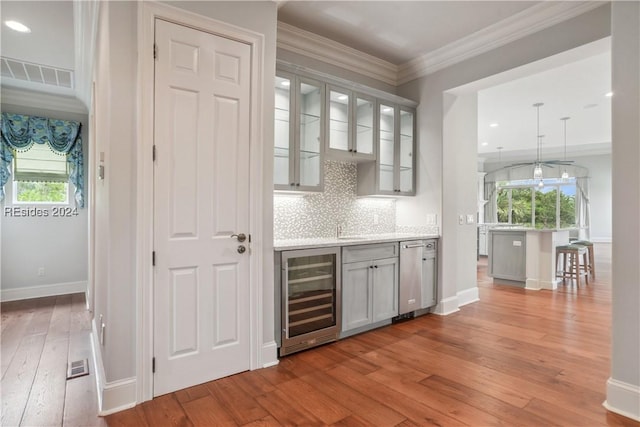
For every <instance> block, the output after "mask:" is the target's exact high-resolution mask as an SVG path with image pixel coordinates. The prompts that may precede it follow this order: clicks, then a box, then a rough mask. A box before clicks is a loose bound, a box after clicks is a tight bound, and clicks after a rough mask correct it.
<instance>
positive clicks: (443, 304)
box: [433, 295, 460, 316]
mask: <svg viewBox="0 0 640 427" xmlns="http://www.w3.org/2000/svg"><path fill="white" fill-rule="evenodd" d="M459 306H460V305H459V304H458V295H456V296H453V297H449V298H445V299H443V300H441V301H440V302H439V303H438V305H436V308H435V309H434V310H433V314H437V315H439V316H447V315H449V314H451V313H455V312H456V311H460V309H459V308H458V307H459Z"/></svg>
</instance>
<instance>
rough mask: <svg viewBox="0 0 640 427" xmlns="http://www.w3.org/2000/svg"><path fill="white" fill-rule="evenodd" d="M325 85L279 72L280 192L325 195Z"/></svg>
mask: <svg viewBox="0 0 640 427" xmlns="http://www.w3.org/2000/svg"><path fill="white" fill-rule="evenodd" d="M324 91H325V88H324V84H323V83H321V82H319V81H316V80H313V79H307V78H302V77H299V76H295V75H293V74H289V73H285V72H278V75H277V76H276V88H275V126H274V132H275V135H274V144H275V146H274V168H273V182H274V187H275V189H276V190H289V191H322V187H323V181H324V180H323V154H324V151H323V147H322V141H323V140H324V138H323V137H324V114H323V111H324V105H325V104H324V93H325V92H324Z"/></svg>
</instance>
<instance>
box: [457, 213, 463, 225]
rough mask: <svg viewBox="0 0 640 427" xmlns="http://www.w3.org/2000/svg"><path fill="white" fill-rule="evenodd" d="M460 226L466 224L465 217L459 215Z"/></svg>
mask: <svg viewBox="0 0 640 427" xmlns="http://www.w3.org/2000/svg"><path fill="white" fill-rule="evenodd" d="M458 224H460V225H463V224H464V215H458Z"/></svg>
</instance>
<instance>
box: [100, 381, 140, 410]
mask: <svg viewBox="0 0 640 427" xmlns="http://www.w3.org/2000/svg"><path fill="white" fill-rule="evenodd" d="M136 384H137V381H136V378H135V377H132V378H125V379H123V380H118V381H112V382H109V383H106V384H105V386H104V389H103V390H102V407H101V408H100V412H99V414H98V415H100V416H102V417H103V416H105V415H110V414H113V413H116V412H120V411H124V410H125V409H129V408H133V407H134V406H136Z"/></svg>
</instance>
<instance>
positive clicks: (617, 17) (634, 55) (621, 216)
mask: <svg viewBox="0 0 640 427" xmlns="http://www.w3.org/2000/svg"><path fill="white" fill-rule="evenodd" d="M611 30H612V31H611V33H612V34H611V40H612V47H611V53H612V55H611V56H612V76H611V77H612V89H613V92H614V94H615V95H614V97H613V100H612V101H613V104H612V110H613V114H612V117H613V121H612V125H613V126H612V132H613V140H612V150H613V154H612V165H613V173H612V188H613V199H612V200H613V251H612V265H611V268H612V286H611V288H612V294H613V295H612V304H611V312H612V325H611V326H612V328H611V329H612V334H611V338H612V340H611V344H612V353H611V377H610V378H609V381H608V382H607V400H606V402H605V406H606V407H607V408H608V409H610V410H613V411H615V412H617V413H620V414H622V415H626V416H628V417H632V418H634V419H636V420H638V421H640V363H639V361H640V310H638V306H639V305H640V263H639V262H638V261H639V256H638V253H640V221H639V220H638V219H639V218H640V169H639V168H638V164H639V163H640V124H639V121H638V117H640V3H638V2H613V4H612V20H611Z"/></svg>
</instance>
